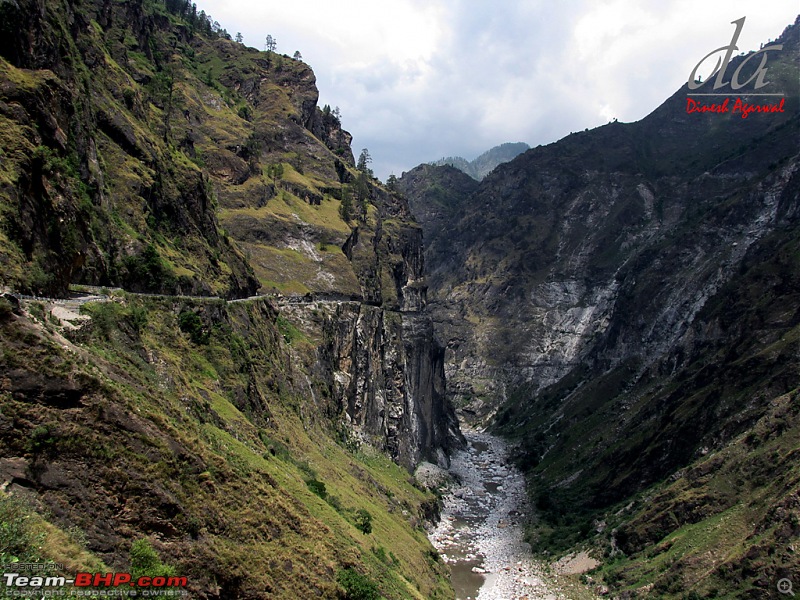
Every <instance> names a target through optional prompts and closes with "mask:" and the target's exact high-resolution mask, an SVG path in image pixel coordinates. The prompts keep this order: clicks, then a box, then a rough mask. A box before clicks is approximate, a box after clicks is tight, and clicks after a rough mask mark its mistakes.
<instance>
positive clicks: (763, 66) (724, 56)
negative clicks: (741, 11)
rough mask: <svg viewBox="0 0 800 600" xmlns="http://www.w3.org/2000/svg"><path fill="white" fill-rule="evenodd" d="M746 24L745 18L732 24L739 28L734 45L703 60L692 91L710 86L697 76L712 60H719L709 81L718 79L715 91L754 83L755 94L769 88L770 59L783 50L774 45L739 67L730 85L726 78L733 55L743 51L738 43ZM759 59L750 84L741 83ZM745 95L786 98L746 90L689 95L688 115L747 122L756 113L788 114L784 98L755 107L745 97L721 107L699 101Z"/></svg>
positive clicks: (693, 77) (697, 67)
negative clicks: (729, 115) (714, 115)
mask: <svg viewBox="0 0 800 600" xmlns="http://www.w3.org/2000/svg"><path fill="white" fill-rule="evenodd" d="M744 20H745V17H742V18H741V19H737V20H735V21H731V25H735V27H736V28H735V29H734V31H733V37H732V38H731V43H730V44H728V45H727V46H720V47H719V48H717V49H716V50H712V51H711V52H709V53H708V54H706V55H705V56H704V57H703V58H701V59H700V62H699V63H697V64H696V65H695V67H694V69H692V72H691V73H690V74H689V81H688V87H689V89H690V90H696V89H698V88H700V87H701V86H703V85H705V84H706V83H708V81H706V82H702V81H700V78H699V77H698V75H697V72H698V71H699V70H700V67H702V66H703V64H704V63H705V62H706V61H707V60H708V59H709V58H711V57H713V56H716V55H720V56H717V63H716V65H715V66H714V70H713V71H712V72H711V75H709V78H708V79H709V80H710V79H711V78H712V77H715V79H714V86H713V88H712V89H713V90H719V89H720V88H723V87H726V86H730V89H731V90H733V91H735V90H742V88H743V87H744V86H746V85H748V84H750V83H753V89H754V90H760V89H762V88H763V87H764V86H766V85H768V84H769V81H766V77H767V60H768V58H769V55H768V53H769V52H774V51H777V50H783V44H772V45H771V46H764V47H763V48H761V50H759V51H758V52H753V53H751V54H750V55H749V56H748V57H747V58H745V59H744V60H742V61H741V62H740V63H739V66H738V67H736V69H735V70H734V71H733V75H731V78H730V80H729V81H726V79H725V75H726V72H727V70H728V66H729V65H730V63H731V59H732V57H733V53H734V52H736V51H738V50H739V47H738V46H737V45H736V43H737V42H738V41H739V36H740V35H741V33H742V29H743V28H744ZM756 57H759V58H760V59H761V62H760V63H758V66H756V68H755V70H754V71H753V72H752V73H751V74H750V76H749V77H748V78H747V80H746V81H741V79H742V77H743V76H744V73H747V72H749V71H744V72H743V69H745V67H747V65H748V63H750V61H751V60H753V59H754V58H756ZM737 95H742V96H745V97H748V96H783V95H784V94H781V93H775V94H770V93H766V92H758V93H754V92H750V91H745V90H742V91H740V92H738V94H730V93H724V92H711V93H699V92H698V93H694V94H687V98H686V112H687V113H689V114H691V113H717V114H724V113H728V112H730V113H739V114H740V115H741V117H742V118H743V119H746V118H747V117H748V115H750V114H752V113H782V112H784V111H785V104H786V98H781V99H780V101H779V102H776V103H772V104H770V103H766V104H757V103H754V104H751V103H748V102H745V101H743V100H742V98H741V97H739V98H736V100H735V101H734V102H732V103H731V99H730V98H725V99H724V101H721V102H719V103H716V102H712V103H711V104H708V103H704V101H703V100H702V99H697V97H698V96H737Z"/></svg>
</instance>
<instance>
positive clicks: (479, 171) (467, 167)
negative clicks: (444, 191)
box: [431, 142, 530, 181]
mask: <svg viewBox="0 0 800 600" xmlns="http://www.w3.org/2000/svg"><path fill="white" fill-rule="evenodd" d="M529 149H530V146H528V144H526V143H525V142H507V143H505V144H500V145H499V146H495V147H494V148H492V149H491V150H487V151H486V152H484V153H483V154H481V155H480V156H479V157H478V158H476V159H475V160H473V161H469V160H467V159H466V158H462V157H460V156H448V157H447V158H442V159H440V160H437V161H434V162H433V163H431V164H432V165H433V166H437V167H442V166H445V165H450V166H451V167H455V168H456V169H458V170H459V171H463V172H464V173H466V174H467V175H469V176H470V177H472V178H473V179H477V180H478V181H480V180H481V179H483V178H484V177H486V176H487V175H488V174H489V173H491V172H492V171H493V170H494V168H495V167H496V166H497V165H501V164H503V163H505V162H508V161H510V160H512V159H514V158H516V157H517V156H519V155H520V154H522V153H523V152H525V151H526V150H529Z"/></svg>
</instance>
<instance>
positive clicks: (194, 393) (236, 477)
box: [0, 294, 448, 600]
mask: <svg viewBox="0 0 800 600" xmlns="http://www.w3.org/2000/svg"><path fill="white" fill-rule="evenodd" d="M115 300H116V301H114V302H102V303H94V304H87V305H85V308H84V312H85V314H88V315H90V316H92V318H93V321H92V323H91V324H90V325H85V326H84V329H83V330H81V331H79V332H76V333H74V334H73V336H74V338H75V340H76V342H75V343H77V344H79V347H80V349H81V350H80V351H81V353H84V352H85V353H87V354H86V355H85V356H87V357H88V358H89V360H87V361H85V362H84V360H83V359H79V360H76V359H75V358H74V357H72V356H71V354H70V353H69V351H67V350H64V349H63V348H62V347H61V346H60V345H59V344H58V343H56V342H54V341H53V339H52V338H51V335H52V334H51V333H50V332H48V331H47V330H46V329H43V328H42V326H41V325H36V324H34V323H33V322H32V321H28V320H26V319H21V320H10V321H6V322H3V323H0V336H2V340H3V348H4V353H3V355H2V357H1V360H2V363H0V368H2V369H3V372H8V371H9V370H13V369H17V370H19V369H22V370H23V371H24V369H25V368H26V367H25V366H24V365H28V364H33V362H32V357H33V356H35V357H36V360H35V364H37V365H39V371H40V373H41V376H43V377H46V378H47V381H48V382H49V383H48V388H47V389H48V390H51V391H48V392H47V393H49V394H52V395H53V396H52V397H55V398H66V397H70V396H69V394H73V393H77V392H72V391H71V390H73V389H74V386H73V385H72V384H71V383H70V382H71V381H81V387H80V390H82V391H81V392H80V393H79V395H80V397H81V398H82V399H81V400H79V401H77V402H79V404H78V406H79V408H76V409H73V410H74V414H75V418H73V419H71V420H67V421H65V420H63V419H62V415H63V414H64V410H63V409H62V408H58V407H56V406H50V405H48V404H46V403H39V402H28V401H23V400H19V399H15V398H14V397H12V396H8V397H5V398H4V399H3V415H4V417H10V418H15V419H17V420H18V421H19V422H20V423H25V425H24V426H22V427H21V428H20V430H19V431H18V432H16V433H15V435H14V436H13V437H5V438H3V441H4V446H3V447H4V448H7V450H6V452H9V453H13V454H14V455H18V456H22V455H24V456H27V457H28V460H30V461H31V463H32V464H34V465H36V469H40V470H42V471H44V470H46V471H47V472H48V473H51V474H60V473H62V469H65V468H67V466H69V469H70V473H71V475H70V477H73V478H77V479H84V478H90V477H91V478H92V480H93V481H94V482H95V484H94V485H96V486H99V489H103V490H114V489H118V486H119V485H120V482H121V481H124V482H125V485H126V486H132V488H133V489H134V490H135V491H131V492H130V496H131V497H133V498H136V499H137V500H136V502H137V504H136V505H132V506H131V511H130V512H129V513H128V514H129V515H131V516H130V517H126V518H127V519H128V520H127V523H128V524H127V525H126V527H127V528H128V529H127V530H126V531H130V534H129V536H126V539H120V540H119V542H118V547H117V553H118V554H119V555H120V556H121V557H122V560H125V558H126V557H127V559H128V560H130V562H131V564H132V566H133V568H134V569H135V570H136V572H137V573H139V572H140V573H146V574H151V573H162V574H164V573H170V572H174V573H175V574H176V575H179V576H186V577H188V578H189V580H190V581H191V582H193V585H199V586H205V585H212V583H213V584H214V585H219V586H220V587H222V588H223V590H226V591H225V593H226V594H232V593H233V592H232V590H234V589H235V587H234V586H236V585H240V586H242V588H241V589H271V590H272V592H271V593H270V594H269V596H270V597H272V598H287V599H288V598H297V597H304V596H305V595H307V594H309V593H312V592H311V591H310V590H312V589H323V590H325V593H327V594H329V595H330V596H334V595H335V594H336V593H337V590H339V593H342V592H341V590H342V589H347V590H348V591H349V592H350V593H354V594H358V593H360V591H359V590H362V588H361V586H360V584H359V583H358V581H357V580H355V579H354V580H353V582H351V583H346V584H342V583H340V582H339V581H337V579H336V576H335V574H336V573H337V572H338V571H341V570H345V569H347V568H348V567H352V565H358V573H363V574H364V575H363V577H365V581H369V582H370V583H371V584H372V585H373V586H374V589H375V590H378V591H377V592H376V593H378V594H379V596H382V597H384V598H387V599H397V600H399V599H401V598H415V599H420V598H437V597H439V598H444V597H446V595H447V594H446V590H447V588H448V583H447V578H446V570H445V567H443V566H442V565H433V564H431V563H430V562H429V561H428V560H427V559H426V558H425V552H426V550H427V549H429V548H430V546H429V544H428V541H427V539H426V537H425V535H424V532H423V531H421V529H419V525H418V523H419V522H420V515H421V505H422V503H424V502H425V501H427V500H428V496H427V495H425V494H423V493H422V492H420V491H419V490H417V489H416V488H414V487H413V486H412V485H410V483H409V482H408V473H407V472H406V471H405V470H403V469H402V468H401V467H399V466H397V465H396V464H394V463H392V462H391V461H390V460H389V459H388V458H386V457H383V456H382V455H379V454H375V455H373V454H369V455H366V454H361V453H355V452H352V451H349V450H347V449H346V448H344V447H343V446H342V445H340V444H339V443H337V441H336V435H337V433H336V430H335V429H334V427H333V423H334V421H329V420H327V419H320V418H318V417H316V416H315V415H317V414H321V415H324V414H331V412H330V411H332V410H333V407H332V406H326V405H325V402H326V401H325V400H324V398H325V396H324V395H323V390H322V388H317V389H316V390H315V392H314V393H315V394H316V395H317V398H318V399H319V402H321V404H320V405H318V406H317V407H315V408H314V412H313V414H309V409H308V407H309V404H308V400H307V399H306V398H308V397H309V395H310V394H309V388H306V387H299V386H298V383H297V380H296V379H295V380H294V382H293V378H295V377H296V374H297V372H298V369H301V368H302V369H304V370H305V369H308V367H307V366H306V365H305V363H304V361H306V360H308V359H310V358H312V357H313V356H314V352H315V350H314V347H306V346H305V345H303V344H297V343H294V342H292V344H291V345H290V344H289V343H287V340H286V338H285V337H284V336H285V335H286V333H285V332H287V331H289V330H287V329H286V324H288V323H289V321H288V320H286V321H285V323H281V320H282V319H285V318H284V317H282V316H281V317H280V318H279V315H277V314H276V313H274V312H273V310H272V309H271V308H270V306H269V303H268V301H266V300H264V301H252V302H245V303H237V304H228V305H226V304H224V303H221V302H219V301H216V300H207V301H203V300H197V301H182V302H181V303H180V304H178V305H175V304H174V300H172V299H168V298H144V297H136V296H132V295H126V294H116V295H115ZM176 313H177V314H176ZM137 314H142V315H145V317H144V319H143V320H142V323H143V325H142V326H141V327H140V328H138V329H135V328H134V327H133V325H132V323H131V319H132V318H133V315H137ZM189 314H192V315H195V316H196V317H197V320H195V319H194V318H190V317H184V318H183V319H181V317H180V315H189ZM212 315H213V317H212ZM95 319H97V320H98V322H103V323H104V324H103V325H102V326H99V324H98V323H95V322H94V320H95ZM198 321H199V322H202V323H213V325H212V326H210V327H207V328H206V329H205V330H203V329H202V328H200V327H199V326H198ZM182 323H183V326H182ZM187 324H190V325H189V327H188V331H185V330H184V329H187ZM282 327H283V330H282V329H281V328H282ZM192 331H201V332H202V331H204V335H203V338H204V343H200V344H198V343H196V342H195V341H193V340H192V337H191V336H192V334H191V332H192ZM293 331H298V332H299V330H296V329H294V330H293ZM299 339H301V338H297V340H299ZM290 348H292V349H293V352H297V354H296V355H295V358H294V364H292V361H291V360H290V358H289V355H288V350H289V349H290ZM305 353H308V355H307V356H306V354H305ZM25 372H27V371H25ZM89 398H92V400H91V401H92V402H96V403H97V404H96V406H97V408H92V409H83V408H80V406H81V403H82V404H83V405H85V404H86V403H88V402H89ZM130 473H135V474H136V475H135V477H130V476H128V475H127V474H130ZM59 476H60V475H59ZM83 489H84V488H81V490H83ZM81 493H82V494H83V495H82V496H81V498H86V499H85V500H76V502H75V504H74V505H73V506H71V507H70V508H69V510H68V511H67V513H66V516H65V518H66V519H67V520H68V522H70V523H73V524H74V525H75V527H76V528H77V534H78V537H81V536H82V537H83V539H84V540H89V541H90V542H93V543H94V542H97V541H98V540H106V539H107V538H106V537H105V535H104V532H103V531H97V530H96V529H94V528H93V526H92V524H93V523H96V522H97V515H98V514H99V515H102V518H103V519H113V516H106V515H111V514H113V513H112V512H110V511H112V510H113V508H112V505H111V504H110V502H112V500H111V498H112V497H113V496H112V495H111V494H108V493H106V492H104V493H103V495H102V496H97V497H95V496H93V495H89V496H88V497H87V496H86V493H85V491H82V492H81ZM88 507H91V510H88ZM30 522H32V523H34V522H35V523H39V522H40V523H41V529H39V525H37V526H36V528H34V529H32V530H31V532H32V535H34V539H37V540H38V539H39V538H36V537H35V536H36V535H39V532H47V531H50V529H49V528H51V527H52V526H51V525H50V524H49V523H47V522H46V521H37V520H33V521H30ZM109 522H113V521H109ZM153 523H155V524H156V526H157V527H159V528H161V529H163V531H164V532H165V533H162V534H161V535H160V536H159V537H158V538H154V537H153V536H152V531H151V530H150V528H151V527H152V526H153ZM114 526H115V527H116V524H115V525H114ZM156 539H157V540H158V541H157V542H156V541H155V540H156ZM47 540H59V541H58V542H56V541H47V542H45V544H44V546H45V547H46V548H50V547H51V545H53V544H55V545H56V546H57V548H58V552H56V553H55V556H56V557H60V556H63V554H64V553H65V552H66V549H69V554H70V555H71V556H75V557H80V558H79V559H70V560H69V561H68V562H69V564H71V565H75V564H78V562H77V561H80V564H87V563H88V564H96V562H92V560H93V559H91V557H88V556H86V555H85V554H82V553H81V551H80V550H79V549H77V548H76V547H75V545H74V543H72V542H67V541H66V538H65V537H63V535H62V534H60V533H58V532H55V533H47ZM156 544H157V545H156ZM376 547H377V548H380V547H383V548H392V549H393V551H394V552H393V556H387V555H386V553H385V552H384V553H383V554H381V553H380V552H378V553H375V552H373V548H376ZM156 548H157V550H158V551H157V552H156V551H155V549H156ZM48 552H49V550H48ZM46 556H51V554H47V555H46ZM275 561H277V564H278V566H279V567H278V568H277V569H276V568H275V566H274V565H275V564H276V563H275ZM287 561H288V562H287ZM301 561H302V565H303V573H304V577H302V578H298V577H287V576H286V573H287V572H286V571H285V570H284V565H287V564H288V563H289V562H291V564H292V565H293V569H297V568H299V567H298V566H297V565H299V564H301ZM244 564H247V565H249V566H248V568H247V570H246V571H244V570H242V569H243V568H242V565H244ZM331 567H333V568H334V570H333V572H331ZM232 577H235V578H241V579H232ZM235 581H238V582H239V583H235ZM347 581H350V580H349V579H348V580H347ZM351 584H352V585H353V586H354V587H352V588H351V587H348V586H350V585H351ZM369 589H371V588H369ZM362 591H363V590H362Z"/></svg>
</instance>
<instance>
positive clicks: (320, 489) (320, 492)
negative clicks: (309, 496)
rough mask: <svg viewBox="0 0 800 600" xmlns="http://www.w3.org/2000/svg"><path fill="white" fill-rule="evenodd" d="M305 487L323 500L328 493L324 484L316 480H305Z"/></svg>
mask: <svg viewBox="0 0 800 600" xmlns="http://www.w3.org/2000/svg"><path fill="white" fill-rule="evenodd" d="M306 485H307V486H308V489H310V490H311V491H312V492H314V493H315V494H316V495H317V496H319V497H320V498H322V499H323V500H324V499H325V498H326V497H327V495H328V492H327V490H325V484H324V483H322V482H321V481H319V480H318V479H308V480H306Z"/></svg>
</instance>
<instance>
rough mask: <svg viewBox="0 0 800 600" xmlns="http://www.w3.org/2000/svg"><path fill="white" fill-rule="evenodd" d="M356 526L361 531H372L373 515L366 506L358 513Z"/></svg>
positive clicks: (368, 532)
mask: <svg viewBox="0 0 800 600" xmlns="http://www.w3.org/2000/svg"><path fill="white" fill-rule="evenodd" d="M356 527H357V528H358V530H359V531H360V532H361V533H364V534H370V533H372V515H371V514H369V511H368V510H367V509H365V508H361V509H359V510H358V512H357V513H356Z"/></svg>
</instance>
